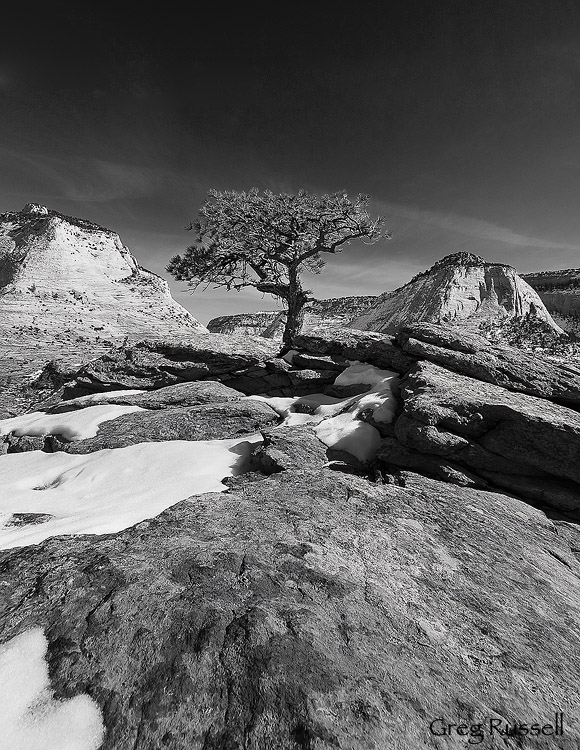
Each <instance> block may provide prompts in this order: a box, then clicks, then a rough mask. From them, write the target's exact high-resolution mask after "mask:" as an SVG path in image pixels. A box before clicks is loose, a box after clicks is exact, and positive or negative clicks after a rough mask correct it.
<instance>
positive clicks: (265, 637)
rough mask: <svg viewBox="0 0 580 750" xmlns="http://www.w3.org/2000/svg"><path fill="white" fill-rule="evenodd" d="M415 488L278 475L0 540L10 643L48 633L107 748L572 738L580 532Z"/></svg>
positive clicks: (492, 502)
mask: <svg viewBox="0 0 580 750" xmlns="http://www.w3.org/2000/svg"><path fill="white" fill-rule="evenodd" d="M405 482H406V486H405V487H398V486H393V485H388V486H373V485H371V484H369V482H367V481H365V480H363V479H359V478H357V477H352V476H348V477H347V476H344V475H339V474H336V473H333V472H330V471H328V470H320V469H315V470H311V471H299V472H297V471H285V472H282V473H280V474H275V475H273V476H272V477H271V478H269V479H267V480H265V481H258V482H253V483H248V484H247V485H245V486H243V487H240V488H238V489H236V490H233V491H230V492H226V493H223V494H209V495H203V496H200V497H196V498H192V499H191V500H189V501H184V502H182V503H179V504H178V505H176V506H174V507H173V508H171V509H169V510H167V511H166V512H164V513H163V514H162V515H160V516H158V517H157V518H155V519H152V520H150V521H145V522H143V523H140V524H138V525H137V526H136V527H134V528H132V529H128V530H126V531H124V532H121V533H120V534H117V535H113V536H103V537H63V538H60V539H51V540H47V541H46V542H45V543H43V544H41V545H37V546H34V547H30V548H27V549H22V550H19V549H16V550H10V551H7V552H3V553H1V555H0V565H1V574H2V581H3V596H2V598H1V599H0V640H1V641H7V640H8V639H10V638H12V637H13V636H15V635H17V634H18V633H21V632H23V631H24V630H27V629H29V628H31V627H35V626H39V627H42V628H43V629H44V631H45V633H46V636H47V639H48V642H49V649H48V654H47V660H48V663H49V665H50V676H51V686H52V688H54V690H55V697H56V698H68V697H70V696H72V695H76V694H78V693H79V692H88V693H89V694H90V695H91V697H92V698H93V699H94V700H95V701H96V702H97V704H98V705H99V707H100V709H101V711H102V712H103V718H104V722H105V725H106V736H105V741H104V744H103V746H102V750H118V749H119V748H139V750H158V749H159V748H164V747H167V748H171V749H172V750H183V749H184V748H187V749H188V750H196V749H197V750H202V749H203V750H223V749H224V748H248V749H250V748H252V749H258V748H260V749H264V750H265V749H266V748H267V749H268V750H270V748H272V749H276V750H296V749H297V748H320V749H321V750H325V749H327V748H328V750H330V748H349V750H363V749H364V750H376V749H377V748H381V749H382V748H397V750H417V748H421V747H425V748H442V747H453V748H460V747H466V746H467V745H466V744H465V738H464V737H454V738H453V739H452V740H451V741H449V742H448V743H446V744H445V745H443V744H441V741H440V740H437V739H435V738H433V737H432V736H431V735H430V734H429V724H430V722H431V721H433V719H436V718H437V717H449V721H453V722H456V723H459V722H460V721H461V720H464V721H467V722H469V723H470V724H471V723H474V722H489V718H490V717H491V718H496V719H499V718H505V719H506V720H512V721H514V720H517V721H527V722H530V723H531V722H532V721H540V722H542V723H544V722H547V721H549V720H550V718H551V717H552V716H553V714H554V711H555V710H558V709H559V710H562V711H563V712H564V713H565V717H566V734H565V736H564V737H545V738H543V740H542V742H541V747H542V748H545V749H546V750H573V749H574V748H576V747H577V746H578V744H579V743H580V724H579V720H578V717H579V716H580V694H579V685H580V669H579V658H578V654H580V630H579V629H578V627H577V625H578V619H579V617H580V564H579V562H578V559H577V555H578V554H579V553H578V551H577V550H578V548H580V544H579V543H578V535H577V533H576V532H575V530H574V529H571V528H569V527H568V525H565V524H562V525H554V524H552V523H551V522H549V521H547V519H546V518H545V516H544V515H543V514H542V513H541V512H540V511H537V510H534V509H532V508H530V507H528V506H526V505H525V504H524V503H522V502H519V501H518V500H516V499H513V498H508V497H505V496H501V495H496V494H490V493H486V492H482V491H477V490H473V489H468V488H458V487H453V486H451V485H446V484H443V483H441V482H436V481H431V480H428V479H422V478H415V477H413V476H412V475H407V476H406V478H405ZM574 550H576V551H574ZM540 644H541V647H539V646H540ZM394 740H396V742H395V741H394ZM482 746H484V747H485V746H487V747H497V748H499V747H505V746H507V745H504V744H503V742H501V741H500V742H499V743H497V742H494V743H493V744H491V743H490V742H489V737H488V738H487V741H486V744H484V745H482ZM514 746H515V745H514ZM538 746H539V744H538V742H537V740H536V739H534V738H528V739H525V738H524V739H522V741H521V742H520V743H518V747H521V748H526V750H532V748H534V747H538Z"/></svg>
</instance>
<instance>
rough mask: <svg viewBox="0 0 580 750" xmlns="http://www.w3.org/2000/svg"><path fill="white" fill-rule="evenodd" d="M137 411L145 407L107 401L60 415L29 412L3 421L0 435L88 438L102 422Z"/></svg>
mask: <svg viewBox="0 0 580 750" xmlns="http://www.w3.org/2000/svg"><path fill="white" fill-rule="evenodd" d="M135 411H145V409H142V408H141V407H140V406H122V405H117V404H104V405H102V406H89V407H87V408H86V409H79V410H77V411H67V412H62V413H60V414H48V413H47V412H44V411H33V412H31V413H30V414H22V415H21V416H19V417H10V419H2V420H0V435H8V434H9V433H13V434H14V435H16V436H17V437H22V436H23V435H30V436H32V437H34V436H41V437H42V436H43V435H62V437H63V438H64V439H65V440H85V439H86V438H92V437H95V435H96V434H97V432H98V431H99V425H100V424H101V423H102V422H108V421H110V420H111V419H116V418H117V417H121V416H123V415H124V414H131V413H132V412H135Z"/></svg>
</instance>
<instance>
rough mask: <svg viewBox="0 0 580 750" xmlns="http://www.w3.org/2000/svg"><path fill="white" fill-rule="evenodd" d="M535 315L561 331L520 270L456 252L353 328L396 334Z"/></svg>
mask: <svg viewBox="0 0 580 750" xmlns="http://www.w3.org/2000/svg"><path fill="white" fill-rule="evenodd" d="M528 314H529V315H531V316H533V317H535V318H537V319H539V320H541V321H544V322H545V323H548V324H549V325H550V326H551V327H552V328H553V329H554V330H555V331H556V332H558V333H561V329H560V328H559V327H558V326H557V325H556V324H555V323H554V321H553V320H552V319H551V317H550V315H549V313H548V311H547V310H546V308H545V307H544V304H543V303H542V301H541V300H540V298H539V297H538V295H537V294H536V293H535V292H534V290H533V289H532V288H531V287H530V286H529V285H528V284H526V283H525V281H522V279H521V277H520V276H518V274H517V273H516V271H515V269H514V268H512V267H511V266H508V265H505V264H502V263H488V262H486V261H485V260H484V259H483V258H480V257H478V256H477V255H472V254H471V253H455V254H453V255H447V256H446V257H445V258H442V259H441V260H439V261H437V263H435V265H433V266H432V267H431V268H430V269H429V270H427V271H425V272H424V273H421V274H418V275H417V276H415V277H414V278H413V279H411V281H410V282H409V283H408V284H405V285H404V286H402V287H400V288H399V289H397V290H395V291H394V292H391V293H389V294H387V295H383V296H382V297H379V298H378V299H377V301H376V302H375V303H374V305H373V306H372V307H371V308H369V309H368V310H366V311H364V312H363V313H362V314H361V315H360V316H359V317H357V318H354V319H353V320H352V321H351V322H350V326H352V327H353V328H360V329H362V330H371V331H382V332H385V333H393V332H394V331H396V330H398V329H399V328H400V326H402V325H409V324H411V323H416V322H419V321H425V322H426V323H451V324H454V323H459V322H460V321H461V323H462V324H463V325H466V324H467V325H470V326H473V327H478V326H479V325H480V324H482V323H486V322H488V321H490V320H491V321H494V322H495V321H498V320H499V321H501V320H509V319H512V318H523V317H524V316H526V315H528Z"/></svg>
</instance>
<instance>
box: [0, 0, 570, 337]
mask: <svg viewBox="0 0 580 750" xmlns="http://www.w3.org/2000/svg"><path fill="white" fill-rule="evenodd" d="M88 5H89V4H85V3H78V2H77V3H58V2H57V3H47V4H44V7H43V8H42V9H36V8H34V5H32V6H30V5H24V4H23V10H22V11H14V10H12V11H3V13H2V24H3V34H2V37H3V38H2V47H1V49H0V212H1V211H7V210H14V209H19V208H21V207H22V206H23V205H24V204H25V203H26V202H28V201H35V202H39V203H42V204H44V205H47V206H48V207H50V208H54V209H56V210H59V211H62V212H64V213H67V214H72V215H75V216H81V217H84V218H88V219H91V220H93V221H96V222H97V223H100V224H104V225H105V226H108V227H110V228H111V229H115V230H116V231H118V232H119V233H120V234H121V237H122V239H123V241H124V242H125V243H126V244H127V245H129V247H130V248H131V250H132V251H133V253H134V254H135V255H136V257H137V259H138V260H139V262H140V263H142V264H143V265H144V266H146V267H149V268H151V269H152V270H154V271H157V272H159V273H163V269H164V266H165V264H166V263H167V261H168V260H169V258H170V256H171V255H172V254H174V253H175V252H180V251H181V250H183V249H184V248H185V247H186V246H187V244H188V242H189V241H190V235H188V234H187V233H186V232H185V231H184V227H185V226H186V225H187V224H188V222H189V220H190V219H192V218H194V216H195V214H196V210H197V208H198V207H199V205H201V203H202V202H203V200H204V198H205V195H206V193H207V191H208V190H209V189H210V188H218V189H247V188H250V187H253V186H255V187H258V188H260V189H265V188H268V189H271V190H273V191H274V192H292V191H295V190H298V189H299V188H306V189H308V190H311V191H313V192H316V193H328V192H334V191H337V190H342V189H346V190H347V191H348V192H349V194H352V195H353V196H354V195H355V194H356V193H358V192H363V193H369V194H370V195H371V196H372V198H373V203H372V212H373V213H375V214H377V213H380V214H383V215H385V216H386V218H387V226H388V228H389V229H390V230H391V231H392V233H393V239H392V240H391V241H389V242H381V243H379V244H377V245H375V246H373V247H372V248H368V247H362V246H355V245H352V246H350V247H349V248H348V249H347V250H345V252H344V253H343V254H342V255H341V256H338V257H336V258H331V261H330V263H329V265H328V267H327V269H326V271H325V272H324V274H323V275H321V276H316V277H312V279H311V283H310V279H309V283H308V286H310V287H311V288H312V289H313V290H314V292H315V294H316V295H317V296H319V297H331V296H339V295H345V294H364V293H373V294H374V293H379V292H382V291H385V290H387V289H392V288H395V287H397V286H399V285H401V284H402V283H404V282H405V281H407V280H408V279H409V278H410V277H411V276H412V275H414V274H415V273H417V272H418V271H421V270H423V269H424V268H426V267H427V266H429V265H431V264H432V263H433V262H434V261H435V260H437V259H438V258H440V257H442V256H443V255H446V254H448V253H450V252H456V251H459V250H468V251H471V252H475V253H477V254H480V255H482V256H484V257H485V258H486V259H488V260H490V261H493V260H498V261H503V262H507V263H511V264H512V265H515V266H516V267H517V268H518V270H520V271H521V272H526V271H531V270H537V269H546V268H550V269H551V268H567V267H579V266H580V210H579V201H580V4H579V3H577V2H576V1H573V2H572V1H571V2H567V1H566V0H546V1H544V2H538V1H537V0H526V2H522V0H516V1H515V2H514V1H512V0H489V1H488V2H480V1H479V0H462V1H461V2H455V0H430V1H429V2H428V1H427V0H425V1H424V2H413V1H412V0H406V1H404V2H400V3H388V2H382V3H375V2H364V1H363V2H359V3H356V4H355V3H349V4H339V3H335V2H332V3H331V2H318V3H314V2H308V3H302V2H293V3H283V4H282V3H269V4H267V5H266V4H263V3H246V4H243V3H238V4H237V9H236V10H231V9H230V7H229V4H222V3H217V2H214V3H212V2H206V3H203V7H202V8H198V6H201V5H202V4H201V3H190V4H189V8H190V9H192V10H188V13H187V14H183V13H182V12H180V9H181V8H183V5H182V4H178V3H167V2H166V3H158V4H156V5H155V6H154V10H153V9H152V10H149V9H148V8H149V4H142V5H138V4H131V3H119V4H118V5H119V7H120V9H119V10H116V11H113V6H112V5H110V6H109V7H107V4H100V5H97V4H96V3H91V4H90V5H91V7H90V8H89V7H87V6H88ZM244 6H245V7H244ZM164 275H165V276H167V275H166V274H164ZM184 288H185V287H184V284H181V283H172V289H173V292H174V295H175V296H176V297H177V298H178V299H179V300H180V302H182V304H185V305H186V306H187V307H188V308H189V309H190V310H191V311H192V312H193V314H194V315H195V316H196V317H198V318H199V319H200V320H201V321H202V322H207V320H208V319H209V318H211V317H213V316H215V315H218V314H227V313H233V312H238V311H242V310H255V309H272V308H273V307H275V303H273V301H272V300H271V298H266V299H262V298H261V295H259V294H258V293H257V292H254V291H249V292H244V293H241V294H237V293H235V292H231V293H229V294H228V293H226V292H222V291H211V292H206V293H203V294H196V295H195V296H194V297H192V296H190V295H189V294H187V293H185V292H184Z"/></svg>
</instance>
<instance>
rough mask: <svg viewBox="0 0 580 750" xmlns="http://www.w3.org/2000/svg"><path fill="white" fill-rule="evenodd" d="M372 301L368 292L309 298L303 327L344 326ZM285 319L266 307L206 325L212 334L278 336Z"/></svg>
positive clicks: (305, 328) (374, 298)
mask: <svg viewBox="0 0 580 750" xmlns="http://www.w3.org/2000/svg"><path fill="white" fill-rule="evenodd" d="M375 300H376V297H374V296H372V295H361V296H358V297H337V298H334V299H317V300H312V302H309V303H308V304H307V305H306V308H305V315H304V324H303V330H305V331H308V330H311V329H313V328H318V327H319V326H345V325H348V323H349V322H350V321H351V320H352V319H353V318H355V317H357V316H358V315H360V313H361V312H362V311H363V310H366V309H367V308H368V307H369V306H370V305H371V304H372V303H373V302H374V301H375ZM285 322H286V314H285V312H284V311H280V310H278V311H276V310H269V311H267V312H256V313H243V314H242V315H223V316H221V317H219V318H214V319H213V320H210V321H209V323H208V324H207V327H208V330H209V331H211V332H212V333H233V334H238V333H243V334H250V335H259V336H264V337H265V338H273V339H281V338H282V332H283V330H284V324H285Z"/></svg>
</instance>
